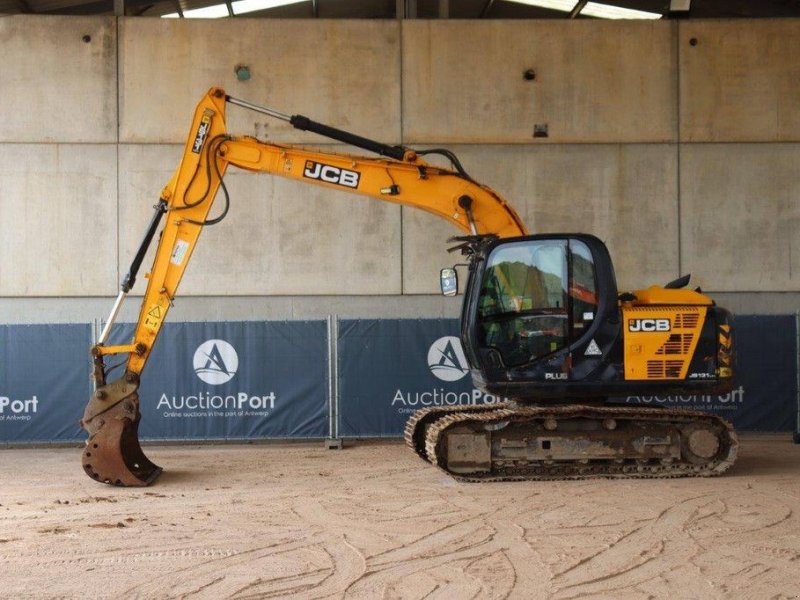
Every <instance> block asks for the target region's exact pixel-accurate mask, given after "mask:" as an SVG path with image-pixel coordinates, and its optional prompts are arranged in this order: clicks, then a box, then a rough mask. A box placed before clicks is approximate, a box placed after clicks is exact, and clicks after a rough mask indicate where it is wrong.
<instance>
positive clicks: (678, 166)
mask: <svg viewBox="0 0 800 600" xmlns="http://www.w3.org/2000/svg"><path fill="white" fill-rule="evenodd" d="M680 27H681V24H680V22H676V24H675V34H674V38H673V39H674V40H675V93H676V95H677V97H676V99H675V112H676V114H675V139H676V140H677V142H678V143H677V144H676V150H675V159H676V164H675V175H676V177H677V187H676V189H677V201H678V207H677V208H678V273H677V276H678V277H680V276H681V275H682V273H683V220H682V214H681V204H682V193H681V192H682V190H681V29H680Z"/></svg>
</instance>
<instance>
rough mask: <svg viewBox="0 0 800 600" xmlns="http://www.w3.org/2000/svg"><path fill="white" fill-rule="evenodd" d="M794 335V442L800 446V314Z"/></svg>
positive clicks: (796, 318) (799, 313)
mask: <svg viewBox="0 0 800 600" xmlns="http://www.w3.org/2000/svg"><path fill="white" fill-rule="evenodd" d="M794 334H795V348H794V353H795V358H796V359H797V369H796V371H795V376H796V377H797V389H796V390H795V393H796V394H797V423H795V428H794V434H793V435H792V440H793V441H794V443H795V444H800V312H796V313H795V314H794Z"/></svg>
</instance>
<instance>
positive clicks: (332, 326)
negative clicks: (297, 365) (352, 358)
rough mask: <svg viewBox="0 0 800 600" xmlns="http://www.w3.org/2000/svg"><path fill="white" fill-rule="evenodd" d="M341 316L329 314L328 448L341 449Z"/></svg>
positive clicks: (326, 443) (326, 444)
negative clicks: (339, 342)
mask: <svg viewBox="0 0 800 600" xmlns="http://www.w3.org/2000/svg"><path fill="white" fill-rule="evenodd" d="M338 341H339V317H338V315H328V439H326V440H325V447H326V448H327V449H328V450H341V448H342V440H341V438H340V437H339V344H338Z"/></svg>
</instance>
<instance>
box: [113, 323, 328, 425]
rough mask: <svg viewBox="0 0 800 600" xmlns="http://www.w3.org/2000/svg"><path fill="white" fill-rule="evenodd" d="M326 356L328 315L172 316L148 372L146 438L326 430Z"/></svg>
mask: <svg viewBox="0 0 800 600" xmlns="http://www.w3.org/2000/svg"><path fill="white" fill-rule="evenodd" d="M131 332H132V326H131V325H128V326H126V327H118V328H117V329H116V330H115V333H114V336H113V337H114V338H116V341H113V340H112V343H128V342H130V338H131ZM327 357H328V348H327V326H326V323H325V322H324V321H291V322H257V321H252V322H250V321H248V322H219V323H167V324H165V325H164V328H163V329H162V331H161V334H160V335H159V339H158V340H157V342H156V345H155V348H154V349H153V353H152V355H151V356H150V359H149V361H148V364H147V367H146V370H145V371H144V374H143V376H142V384H141V388H140V390H139V396H140V405H141V411H142V422H141V424H140V430H139V435H140V438H141V439H142V440H190V439H198V440H199V439H202V440H214V439H242V440H244V439H265V438H322V437H326V436H327V435H328V433H329V423H328V384H327V381H328V372H327V371H328V358H327ZM114 378H115V377H113V376H112V377H111V379H114Z"/></svg>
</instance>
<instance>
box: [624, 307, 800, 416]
mask: <svg viewBox="0 0 800 600" xmlns="http://www.w3.org/2000/svg"><path fill="white" fill-rule="evenodd" d="M795 327H796V319H795V316H794V315H775V316H752V315H748V316H738V317H735V319H734V331H735V339H734V341H735V344H736V355H737V373H738V375H737V378H736V379H737V382H736V386H735V387H734V389H733V391H731V392H730V393H728V394H724V395H722V396H712V395H696V396H628V397H622V398H617V399H615V401H616V402H622V403H626V404H639V405H650V406H659V405H663V406H678V407H683V408H692V409H697V410H702V411H706V412H711V413H714V414H718V415H719V416H721V417H723V418H725V419H728V420H729V421H730V422H731V423H733V425H734V427H736V429H739V430H741V431H794V429H795V427H796V418H797V410H798V406H797V402H798V400H797V360H798V356H797V353H798V348H797V334H796V329H795Z"/></svg>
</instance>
